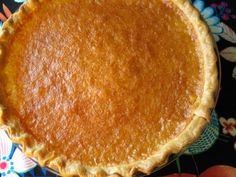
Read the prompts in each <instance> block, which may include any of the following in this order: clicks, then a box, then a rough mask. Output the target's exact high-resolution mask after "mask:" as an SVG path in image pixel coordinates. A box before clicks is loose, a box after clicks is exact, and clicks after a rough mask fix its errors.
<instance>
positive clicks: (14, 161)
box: [0, 0, 236, 177]
mask: <svg viewBox="0 0 236 177" xmlns="http://www.w3.org/2000/svg"><path fill="white" fill-rule="evenodd" d="M23 2H24V0H0V28H1V26H2V23H3V22H4V21H6V20H7V18H9V17H10V16H11V14H12V13H13V12H14V11H16V10H17V9H18V7H19V6H20V5H21V3H23ZM191 2H192V3H193V5H194V6H195V7H196V8H197V9H198V10H199V11H200V13H201V15H202V17H203V18H204V19H205V21H206V22H207V24H208V25H209V27H210V30H211V32H212V34H213V36H214V38H215V41H216V43H217V46H218V49H219V54H220V58H221V61H220V62H221V68H222V81H221V92H220V95H219V100H218V103H217V105H216V108H215V111H214V112H213V114H212V121H211V123H210V124H209V125H208V127H207V129H206V130H205V132H204V133H203V134H202V136H201V138H200V139H199V140H198V141H197V142H196V143H195V144H194V145H192V146H190V147H189V148H188V149H187V150H186V152H185V153H183V154H182V155H181V156H179V157H178V158H177V160H175V161H173V162H172V163H170V164H168V165H167V166H166V167H164V168H162V169H160V170H158V171H157V172H155V173H153V174H152V175H150V176H153V177H154V176H168V177H175V176H176V177H178V176H182V177H194V176H200V177H225V176H227V177H231V176H232V177H236V168H235V167H236V101H235V100H236V32H235V31H236V1H235V0H227V1H222V0H192V1H191ZM42 20H43V19H42ZM0 174H1V176H8V177H17V176H22V177H24V176H32V177H34V176H56V175H55V174H52V173H50V172H49V171H47V170H46V169H45V168H41V167H39V166H38V165H37V164H36V163H35V162H33V161H32V160H31V159H29V158H27V157H26V156H25V155H24V154H23V153H22V152H21V151H20V150H19V149H18V148H17V147H16V146H15V145H14V144H13V143H12V142H11V141H10V140H9V138H8V137H7V135H6V134H5V132H4V131H3V130H0Z"/></svg>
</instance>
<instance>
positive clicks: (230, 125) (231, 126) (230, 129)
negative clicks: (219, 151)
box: [219, 117, 236, 137]
mask: <svg viewBox="0 0 236 177" xmlns="http://www.w3.org/2000/svg"><path fill="white" fill-rule="evenodd" d="M219 121H220V124H221V125H222V126H223V133H224V134H230V135H231V136H233V137H236V120H235V119H234V118H229V119H228V120H226V119H225V118H224V117H221V118H220V119H219Z"/></svg>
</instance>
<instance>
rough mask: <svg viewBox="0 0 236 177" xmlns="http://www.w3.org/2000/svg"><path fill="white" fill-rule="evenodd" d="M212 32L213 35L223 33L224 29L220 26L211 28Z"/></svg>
mask: <svg viewBox="0 0 236 177" xmlns="http://www.w3.org/2000/svg"><path fill="white" fill-rule="evenodd" d="M210 30H211V32H212V33H213V34H221V33H223V29H222V28H221V27H220V26H210Z"/></svg>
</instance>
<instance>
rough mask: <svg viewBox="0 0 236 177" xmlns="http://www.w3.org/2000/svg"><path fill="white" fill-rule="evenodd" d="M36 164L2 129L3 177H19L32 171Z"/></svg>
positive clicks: (0, 171)
mask: <svg viewBox="0 0 236 177" xmlns="http://www.w3.org/2000/svg"><path fill="white" fill-rule="evenodd" d="M35 166H36V164H35V163H34V162H33V161H32V160H30V159H29V158H27V157H26V156H25V155H24V154H23V153H22V152H21V151H20V150H19V149H17V148H16V146H15V145H14V144H13V143H12V142H11V140H10V139H9V138H8V136H7V134H6V133H5V132H4V131H3V130H2V129H0V174H1V176H2V177H3V176H4V177H18V176H19V175H18V174H21V173H25V172H27V171H30V170H31V169H33V168H34V167H35Z"/></svg>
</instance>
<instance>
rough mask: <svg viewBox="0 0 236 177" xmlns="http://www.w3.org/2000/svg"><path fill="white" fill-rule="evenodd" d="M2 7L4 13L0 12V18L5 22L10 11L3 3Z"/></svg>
mask: <svg viewBox="0 0 236 177" xmlns="http://www.w3.org/2000/svg"><path fill="white" fill-rule="evenodd" d="M2 9H3V12H4V13H1V12H0V20H1V21H2V22H5V21H6V20H7V19H8V18H9V17H10V16H11V14H12V13H11V11H10V10H9V9H8V7H7V6H6V5H5V4H2Z"/></svg>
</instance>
